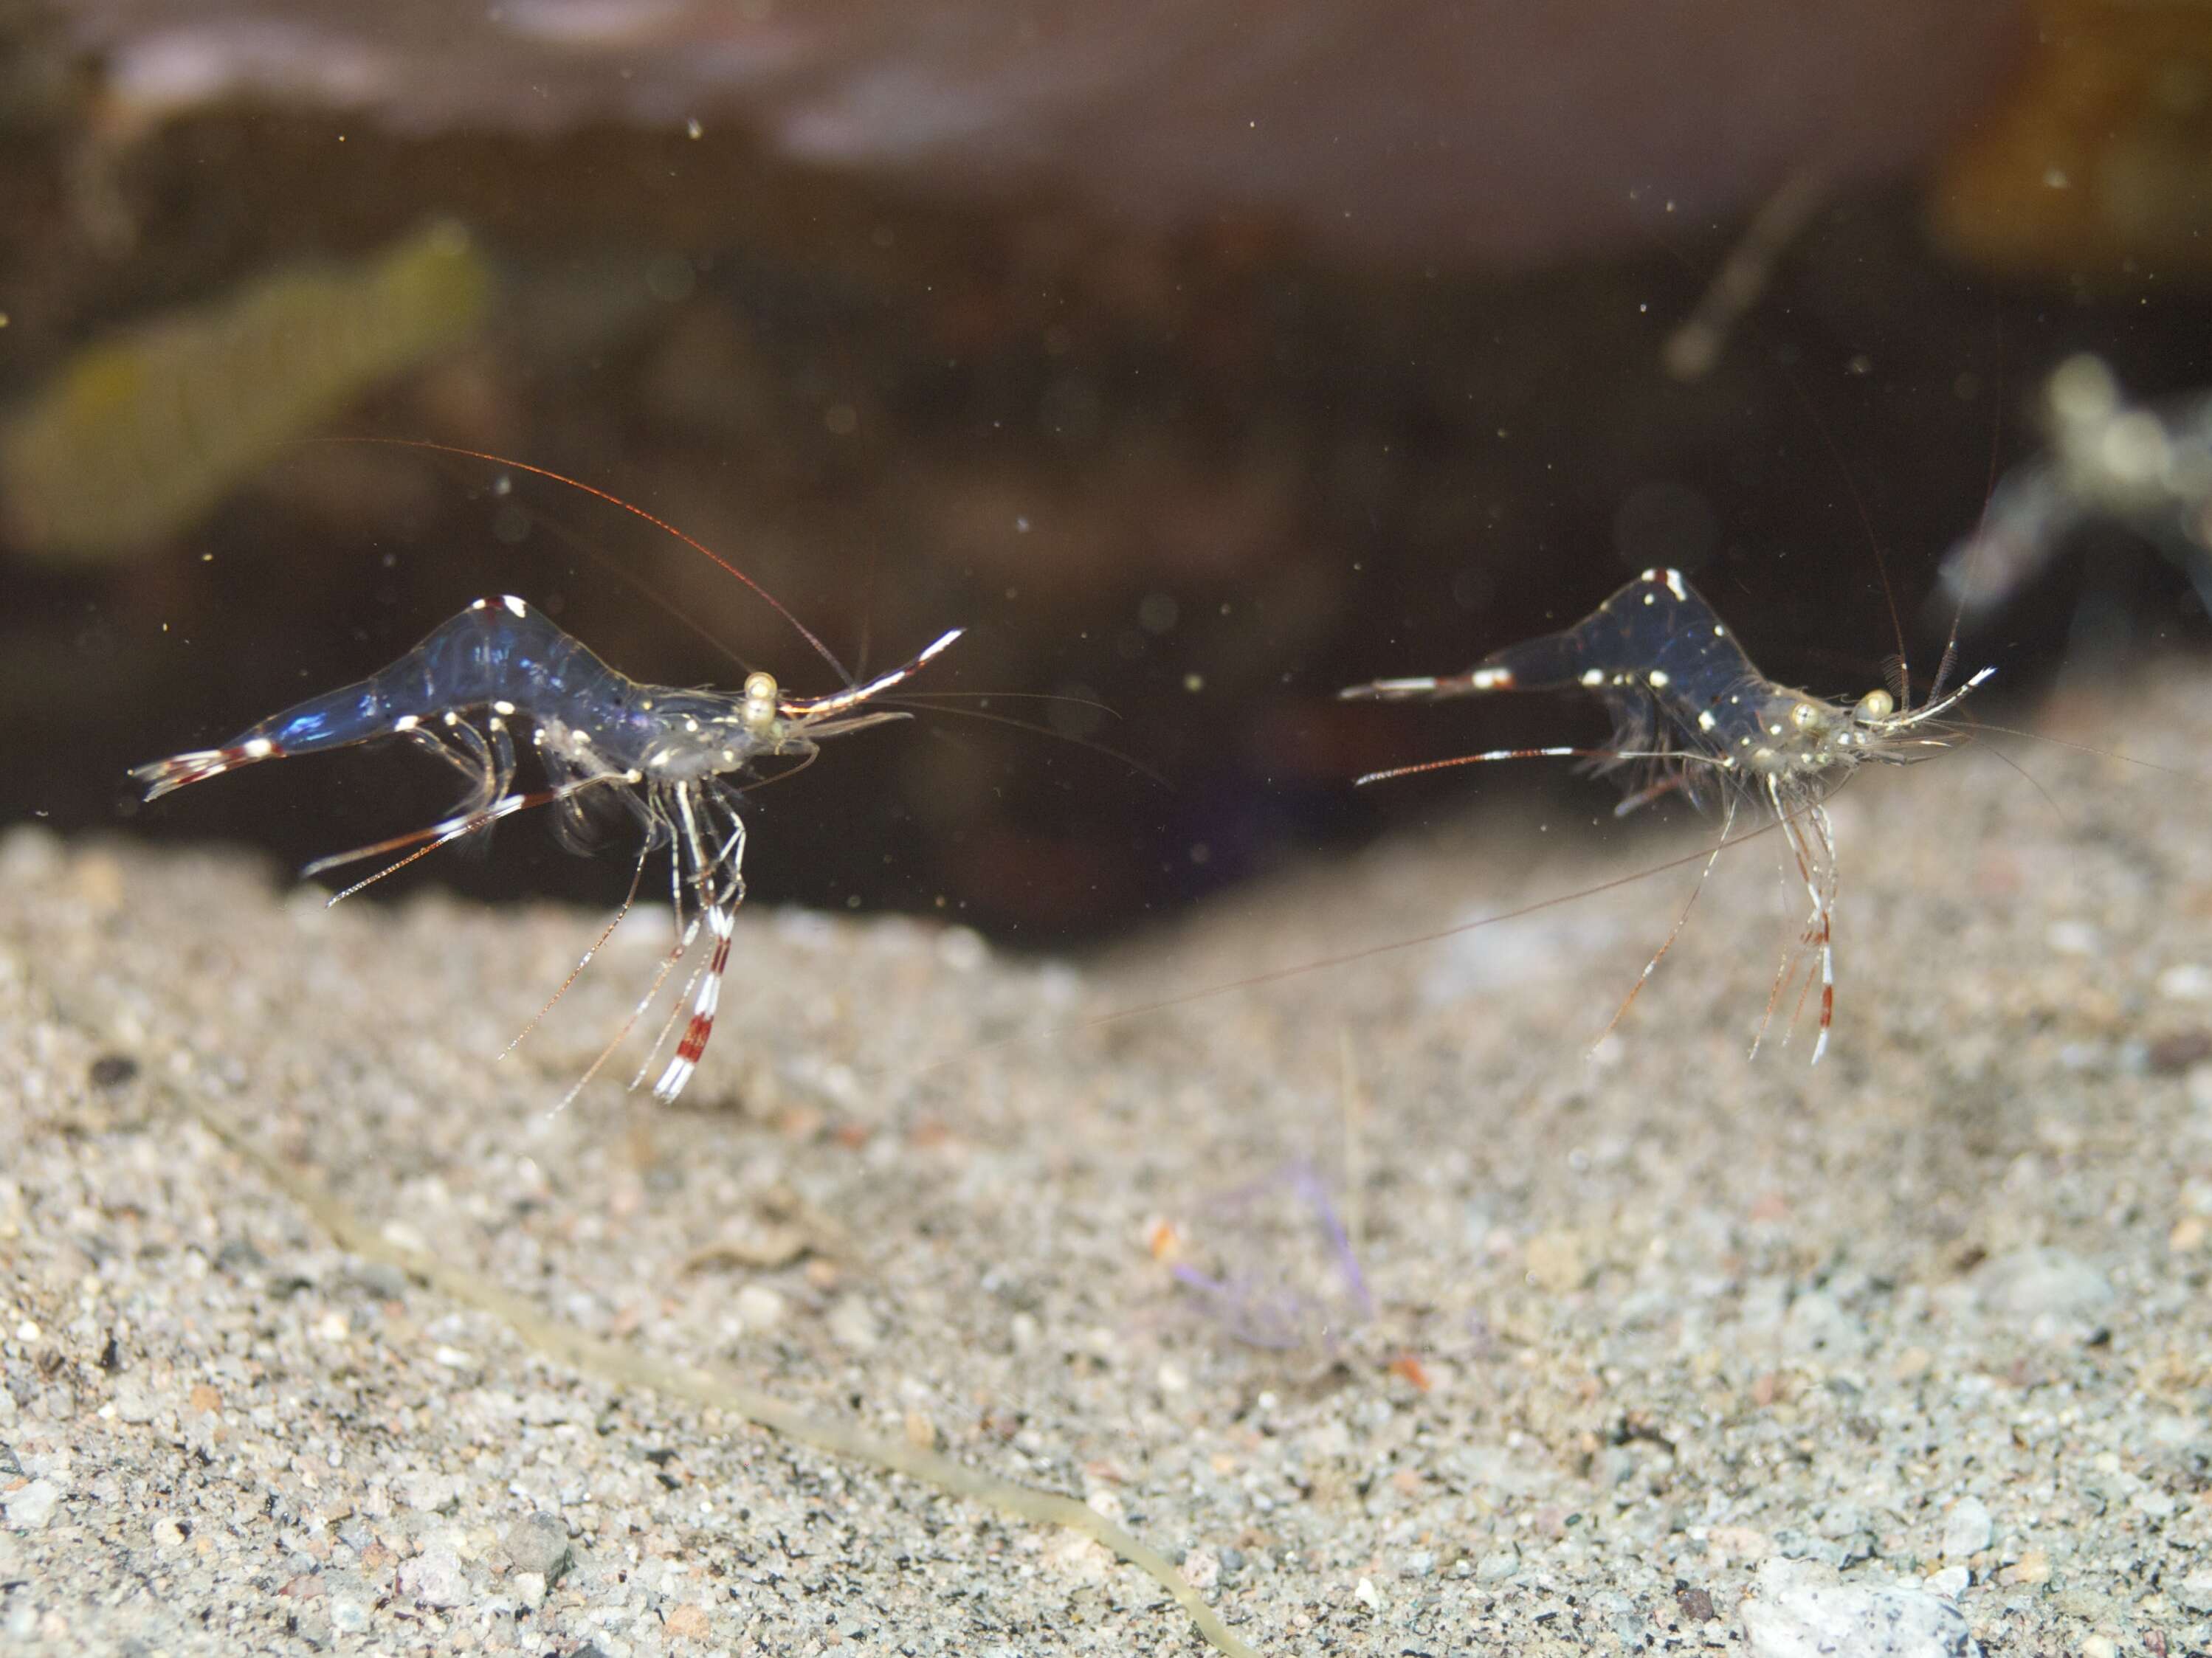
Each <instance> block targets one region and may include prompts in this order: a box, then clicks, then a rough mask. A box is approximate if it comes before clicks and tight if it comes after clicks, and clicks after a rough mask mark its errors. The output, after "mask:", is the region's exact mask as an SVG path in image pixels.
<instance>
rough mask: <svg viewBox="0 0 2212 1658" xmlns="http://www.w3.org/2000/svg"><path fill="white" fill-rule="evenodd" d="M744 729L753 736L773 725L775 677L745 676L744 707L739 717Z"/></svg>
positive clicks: (761, 675)
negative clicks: (742, 721) (752, 733)
mask: <svg viewBox="0 0 2212 1658" xmlns="http://www.w3.org/2000/svg"><path fill="white" fill-rule="evenodd" d="M739 717H740V718H741V719H742V720H744V726H745V729H746V730H747V731H749V732H754V733H755V734H759V733H762V732H767V731H768V730H769V729H770V728H771V727H772V726H775V718H776V706H775V675H774V674H768V673H749V674H747V675H746V676H745V706H744V712H743V713H742V714H740V716H739Z"/></svg>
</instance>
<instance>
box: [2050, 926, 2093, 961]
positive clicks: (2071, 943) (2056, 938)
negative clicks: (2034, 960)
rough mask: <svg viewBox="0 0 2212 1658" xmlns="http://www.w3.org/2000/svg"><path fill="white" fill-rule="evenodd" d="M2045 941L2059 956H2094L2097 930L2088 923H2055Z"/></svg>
mask: <svg viewBox="0 0 2212 1658" xmlns="http://www.w3.org/2000/svg"><path fill="white" fill-rule="evenodd" d="M2043 941H2044V943H2045V944H2048V945H2049V946H2050V947H2051V951H2052V952H2053V953H2054V954H2056V955H2059V956H2094V955H2095V954H2096V953H2097V950H2098V943H2097V929H2096V928H2095V927H2093V926H2090V925H2089V923H2088V922H2087V921H2053V922H2052V923H2051V926H2050V929H2049V931H2047V932H2045V934H2044V935H2043Z"/></svg>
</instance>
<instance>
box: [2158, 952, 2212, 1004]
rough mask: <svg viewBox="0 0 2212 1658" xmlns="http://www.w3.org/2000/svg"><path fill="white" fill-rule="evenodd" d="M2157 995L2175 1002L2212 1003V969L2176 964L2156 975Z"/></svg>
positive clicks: (2191, 964)
mask: <svg viewBox="0 0 2212 1658" xmlns="http://www.w3.org/2000/svg"><path fill="white" fill-rule="evenodd" d="M2158 993H2159V994H2160V995H2161V996H2164V997H2166V998H2168V999H2170V1000H2172V1001H2177V1002H2204V1001H2212V968H2206V967H2204V966H2203V965H2202V964H2200V963H2196V962H2179V963H2175V964H2174V965H2173V966H2172V967H2170V968H2168V969H2166V971H2165V972H2163V973H2161V974H2160V975H2158Z"/></svg>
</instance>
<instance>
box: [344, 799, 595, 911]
mask: <svg viewBox="0 0 2212 1658" xmlns="http://www.w3.org/2000/svg"><path fill="white" fill-rule="evenodd" d="M623 780H624V779H623V778H622V777H620V776H618V775H617V774H611V773H610V774H605V775H601V776H595V777H584V778H579V779H578V780H576V781H574V782H573V783H563V784H562V785H561V786H559V787H558V788H550V789H533V790H532V791H531V792H530V793H527V794H507V795H502V796H501V797H500V798H499V799H496V800H495V801H493V802H492V803H491V804H490V805H488V806H485V807H483V809H482V810H480V811H466V812H463V813H461V814H460V815H459V816H458V817H448V818H447V819H445V820H444V821H443V822H442V823H433V824H431V825H430V827H429V828H428V829H415V830H412V831H411V832H410V833H408V834H406V835H393V836H392V837H391V839H389V840H386V841H374V842H372V843H371V844H369V845H368V846H365V847H355V848H354V849H353V850H352V851H350V852H335V853H331V855H330V856H329V857H327V858H318V859H315V861H314V862H313V863H312V864H309V865H307V867H306V868H305V869H302V870H301V872H300V873H301V874H302V875H307V876H313V875H320V874H321V873H322V872H324V871H325V870H331V869H336V868H337V867H338V866H339V865H341V864H352V863H358V862H359V861H360V860H361V859H364V858H374V857H377V856H379V855H380V854H381V853H387V852H397V851H398V850H399V848H400V847H415V850H414V851H412V852H410V853H408V854H407V855H406V856H405V857H404V858H402V859H399V860H398V862H397V863H392V864H387V865H385V866H384V867H383V868H382V869H380V870H379V871H377V872H376V873H375V874H374V875H370V876H366V877H364V878H362V879H361V880H358V881H356V882H355V883H354V884H352V885H351V886H349V887H348V888H346V889H345V890H343V891H342V892H339V893H337V894H336V895H335V896H332V897H331V903H333V904H336V903H339V902H343V901H344V900H345V899H348V898H350V897H352V896H354V894H356V892H359V891H360V890H362V888H363V887H368V886H374V885H375V884H376V883H377V882H379V881H381V880H382V879H383V878H385V877H386V876H387V875H392V874H396V873H397V872H398V871H400V870H403V869H405V868H406V867H407V865H410V864H411V863H413V862H414V861H415V860H416V859H418V858H427V857H428V856H429V855H430V854H431V853H434V852H435V851H437V849H438V848H439V847H443V846H450V845H451V844H453V842H454V841H459V840H464V839H465V838H467V837H468V836H469V835H474V834H476V833H477V832H478V831H479V830H482V829H489V828H490V827H491V826H492V825H493V824H494V823H497V822H499V820H500V819H501V818H502V817H513V816H514V814H515V813H516V812H518V811H530V810H532V808H533V807H537V806H544V805H551V804H552V803H553V802H554V801H556V800H565V799H568V798H569V797H570V796H571V795H575V794H580V793H583V792H584V791H585V790H586V789H588V788H593V787H596V786H599V785H600V784H602V783H618V782H622V781H623ZM417 842H420V843H421V844H420V845H417V844H416V843H417Z"/></svg>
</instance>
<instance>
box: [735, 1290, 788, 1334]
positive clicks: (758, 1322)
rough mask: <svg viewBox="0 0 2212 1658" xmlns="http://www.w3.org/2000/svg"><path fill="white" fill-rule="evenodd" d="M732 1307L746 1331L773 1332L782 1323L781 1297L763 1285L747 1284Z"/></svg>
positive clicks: (782, 1303) (782, 1307)
mask: <svg viewBox="0 0 2212 1658" xmlns="http://www.w3.org/2000/svg"><path fill="white" fill-rule="evenodd" d="M732 1305H733V1306H734V1308H735V1309H736V1311H737V1315H738V1322H740V1323H741V1324H743V1325H744V1327H745V1328H746V1329H747V1330H748V1331H759V1330H773V1329H774V1328H775V1327H776V1326H777V1325H779V1324H781V1323H782V1322H783V1311H784V1302H783V1297H782V1296H781V1295H780V1294H778V1293H777V1292H776V1291H774V1290H771V1289H769V1287H768V1285H767V1284H747V1285H745V1287H744V1289H742V1290H740V1291H738V1295H737V1299H736V1301H735V1302H734V1303H732Z"/></svg>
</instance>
